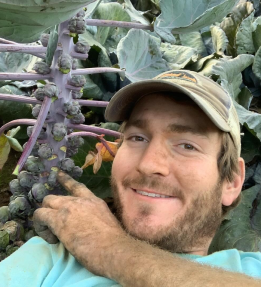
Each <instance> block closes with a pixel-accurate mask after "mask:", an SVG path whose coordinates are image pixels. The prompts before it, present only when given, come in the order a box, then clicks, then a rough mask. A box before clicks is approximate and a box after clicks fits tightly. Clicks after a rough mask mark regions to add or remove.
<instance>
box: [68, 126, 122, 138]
mask: <svg viewBox="0 0 261 287" xmlns="http://www.w3.org/2000/svg"><path fill="white" fill-rule="evenodd" d="M68 128H71V129H74V130H80V131H86V132H94V133H99V134H106V135H108V136H113V137H116V138H120V136H121V133H119V132H115V131H112V130H107V129H103V128H98V127H94V126H87V125H75V124H68Z"/></svg>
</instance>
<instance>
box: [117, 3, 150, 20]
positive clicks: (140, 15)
mask: <svg viewBox="0 0 261 287" xmlns="http://www.w3.org/2000/svg"><path fill="white" fill-rule="evenodd" d="M123 8H124V9H125V10H126V12H127V13H128V14H129V15H130V17H131V21H132V22H139V23H141V24H144V25H150V21H149V20H148V19H147V18H146V17H145V16H144V12H142V11H138V10H136V9H135V8H134V7H133V5H132V3H131V1H130V0H124V3H123Z"/></svg>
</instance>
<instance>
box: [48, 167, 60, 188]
mask: <svg viewBox="0 0 261 287" xmlns="http://www.w3.org/2000/svg"><path fill="white" fill-rule="evenodd" d="M57 173H58V171H56V170H51V171H50V174H49V176H48V180H47V182H48V184H49V185H50V186H51V187H54V186H55V184H56V177H57Z"/></svg>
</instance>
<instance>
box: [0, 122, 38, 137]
mask: <svg viewBox="0 0 261 287" xmlns="http://www.w3.org/2000/svg"><path fill="white" fill-rule="evenodd" d="M35 123H36V120H33V119H19V120H13V121H11V122H9V123H6V124H5V125H3V126H1V128H0V136H1V134H2V133H3V132H4V131H5V130H8V129H10V128H11V127H13V126H21V125H26V126H33V125H34V124H35Z"/></svg>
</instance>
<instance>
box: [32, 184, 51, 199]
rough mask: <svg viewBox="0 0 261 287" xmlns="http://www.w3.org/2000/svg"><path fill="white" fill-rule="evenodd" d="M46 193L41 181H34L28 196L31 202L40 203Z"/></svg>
mask: <svg viewBox="0 0 261 287" xmlns="http://www.w3.org/2000/svg"><path fill="white" fill-rule="evenodd" d="M48 193H49V192H48V190H47V189H46V187H45V185H44V184H43V183H35V184H34V185H33V187H32V189H31V190H30V191H29V193H28V198H29V200H30V201H31V202H32V203H34V202H37V203H41V202H42V201H43V199H44V197H45V196H46V195H48Z"/></svg>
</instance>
